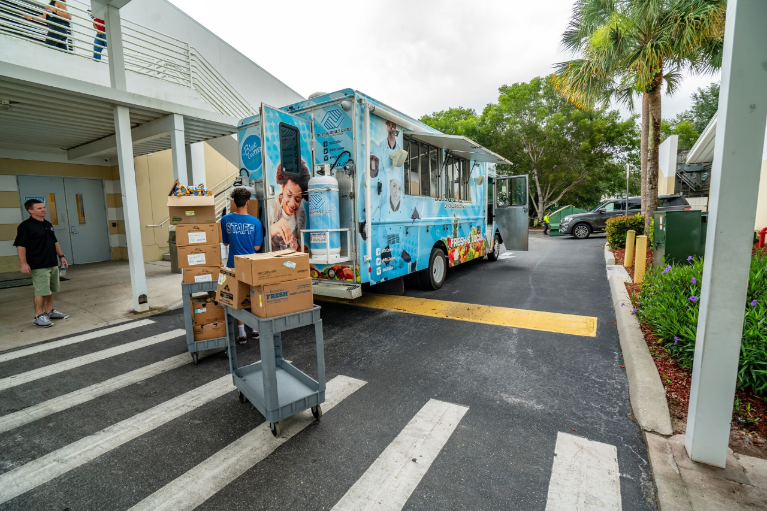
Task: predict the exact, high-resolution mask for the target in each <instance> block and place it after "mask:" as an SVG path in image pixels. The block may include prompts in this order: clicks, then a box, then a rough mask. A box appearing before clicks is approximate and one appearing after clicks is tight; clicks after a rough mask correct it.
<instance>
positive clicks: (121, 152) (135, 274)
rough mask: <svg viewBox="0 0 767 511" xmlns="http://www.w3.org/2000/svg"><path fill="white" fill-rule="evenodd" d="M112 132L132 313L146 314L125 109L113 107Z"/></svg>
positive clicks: (131, 150) (142, 267)
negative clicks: (117, 168)
mask: <svg viewBox="0 0 767 511" xmlns="http://www.w3.org/2000/svg"><path fill="white" fill-rule="evenodd" d="M114 116H115V132H116V135H117V137H116V138H117V161H118V164H119V166H120V193H121V194H122V200H123V213H124V215H125V236H126V238H127V239H128V264H129V265H130V281H131V291H132V293H133V310H135V311H138V312H143V311H146V310H149V299H148V297H147V290H146V289H147V288H146V273H145V272H144V250H143V246H142V243H141V223H140V220H139V213H138V195H137V192H136V169H135V168H134V167H133V141H132V140H131V126H130V114H129V112H128V108H127V107H124V106H119V105H117V106H115V107H114Z"/></svg>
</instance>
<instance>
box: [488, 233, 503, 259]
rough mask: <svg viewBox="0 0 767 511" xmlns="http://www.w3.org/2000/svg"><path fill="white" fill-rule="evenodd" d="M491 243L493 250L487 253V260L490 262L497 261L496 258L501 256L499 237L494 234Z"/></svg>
mask: <svg viewBox="0 0 767 511" xmlns="http://www.w3.org/2000/svg"><path fill="white" fill-rule="evenodd" d="M493 241H494V242H493V250H491V251H490V252H488V253H487V260H488V261H491V262H492V261H497V260H498V256H499V255H501V237H500V236H498V235H497V234H496V235H495V239H494V240H493Z"/></svg>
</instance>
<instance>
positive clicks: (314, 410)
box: [312, 405, 322, 420]
mask: <svg viewBox="0 0 767 511" xmlns="http://www.w3.org/2000/svg"><path fill="white" fill-rule="evenodd" d="M312 415H314V418H315V419H317V420H320V419H321V418H322V408H320V405H317V406H312Z"/></svg>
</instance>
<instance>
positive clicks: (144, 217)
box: [0, 144, 237, 273]
mask: <svg viewBox="0 0 767 511" xmlns="http://www.w3.org/2000/svg"><path fill="white" fill-rule="evenodd" d="M134 165H135V168H136V189H137V195H138V203H139V222H140V226H141V227H140V230H141V242H142V245H143V249H144V250H143V251H144V260H145V261H159V260H160V259H162V254H164V253H166V252H168V222H166V223H165V224H164V225H163V226H162V227H147V225H156V224H159V223H161V222H162V221H164V220H165V219H167V218H168V208H167V196H168V191H169V190H170V188H171V186H173V166H172V162H171V154H170V150H167V151H161V152H158V153H154V154H151V155H147V156H139V157H137V158H134ZM236 171H237V168H236V167H235V166H234V165H232V164H231V163H230V162H229V161H228V160H227V159H226V158H224V157H223V156H221V154H219V153H218V152H217V151H216V150H215V149H213V148H211V147H210V146H208V145H207V144H205V175H206V180H207V184H208V186H213V185H215V184H216V183H218V182H219V181H221V180H222V179H224V178H225V177H227V176H229V175H231V174H232V173H234V172H236ZM20 174H21V175H23V174H29V175H43V176H62V177H95V178H101V179H103V180H104V183H105V186H104V189H105V191H106V204H107V209H108V211H109V215H110V219H109V222H108V225H109V235H110V247H111V251H112V260H114V261H119V260H127V258H128V250H127V244H126V242H125V222H124V221H123V220H119V219H118V218H120V217H122V210H123V208H122V206H123V197H122V195H121V193H120V183H119V178H120V175H119V169H118V167H117V166H113V167H102V166H98V165H79V164H69V163H51V162H41V161H29V160H12V159H3V158H0V177H1V176H14V177H13V178H12V179H11V180H10V181H9V180H8V179H6V180H5V181H0V208H5V211H7V212H11V210H14V209H15V211H18V210H19V207H20V206H19V200H20V199H19V194H18V191H16V190H15V185H14V186H11V185H13V183H12V182H13V181H15V176H16V175H20ZM2 183H9V185H8V186H7V187H8V188H11V187H12V188H13V189H12V190H11V189H8V190H6V189H3V187H2ZM0 213H2V209H0ZM5 218H8V216H7V215H6V217H5ZM17 225H18V222H13V223H3V222H2V221H0V244H3V243H4V244H5V245H3V248H4V249H5V252H3V254H5V255H0V273H3V272H15V271H18V270H19V260H18V258H17V257H16V256H15V255H8V254H9V253H10V252H9V251H10V250H12V247H11V245H12V242H13V239H14V238H15V237H16V226H17Z"/></svg>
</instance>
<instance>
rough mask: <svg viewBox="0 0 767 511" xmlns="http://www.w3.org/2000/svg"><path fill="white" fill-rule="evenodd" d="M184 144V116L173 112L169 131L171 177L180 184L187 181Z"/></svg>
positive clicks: (187, 182) (184, 183)
mask: <svg viewBox="0 0 767 511" xmlns="http://www.w3.org/2000/svg"><path fill="white" fill-rule="evenodd" d="M185 146H186V144H185V142H184V117H183V116H181V115H178V114H173V129H172V130H171V132H170V153H171V158H172V160H173V177H174V178H175V179H178V182H179V183H181V184H182V185H186V184H194V183H190V182H189V177H188V174H187V168H186V148H185Z"/></svg>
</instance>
